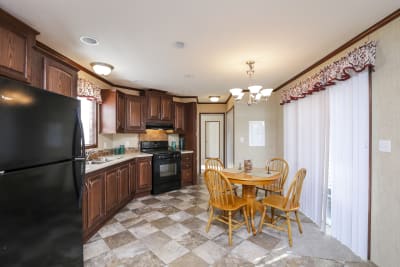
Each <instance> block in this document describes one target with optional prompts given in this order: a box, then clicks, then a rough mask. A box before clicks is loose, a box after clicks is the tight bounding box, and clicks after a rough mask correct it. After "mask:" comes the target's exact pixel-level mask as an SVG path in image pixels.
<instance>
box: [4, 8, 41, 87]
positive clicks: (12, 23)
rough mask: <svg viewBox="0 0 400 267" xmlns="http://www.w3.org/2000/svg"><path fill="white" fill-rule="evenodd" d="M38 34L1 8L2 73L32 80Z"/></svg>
mask: <svg viewBox="0 0 400 267" xmlns="http://www.w3.org/2000/svg"><path fill="white" fill-rule="evenodd" d="M37 34H38V32H37V31H35V30H34V29H32V28H31V27H29V26H28V25H26V24H24V23H23V22H21V21H19V20H17V19H16V18H14V17H13V16H11V15H9V14H7V13H6V12H5V11H4V10H2V9H1V8H0V75H2V76H6V77H8V78H11V79H16V80H20V81H23V82H27V83H30V82H31V57H32V47H33V45H34V44H35V38H36V35H37Z"/></svg>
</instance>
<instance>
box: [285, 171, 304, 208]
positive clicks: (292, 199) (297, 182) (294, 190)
mask: <svg viewBox="0 0 400 267" xmlns="http://www.w3.org/2000/svg"><path fill="white" fill-rule="evenodd" d="M306 173H307V171H306V169H304V168H301V169H300V170H298V171H297V173H296V175H295V177H294V179H293V181H292V182H291V183H290V187H289V190H288V192H287V194H286V196H285V203H284V205H283V206H284V207H286V206H289V207H291V208H296V207H300V196H301V190H302V188H303V181H304V178H305V177H306Z"/></svg>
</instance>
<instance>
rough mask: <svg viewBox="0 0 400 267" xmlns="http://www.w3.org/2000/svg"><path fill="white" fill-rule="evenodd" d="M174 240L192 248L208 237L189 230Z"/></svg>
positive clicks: (205, 240) (202, 242)
mask: <svg viewBox="0 0 400 267" xmlns="http://www.w3.org/2000/svg"><path fill="white" fill-rule="evenodd" d="M176 241H177V242H178V243H179V244H181V245H182V246H184V247H186V248H188V249H189V250H193V249H195V248H197V247H198V246H200V245H202V244H204V243H205V242H207V241H208V238H206V237H204V236H202V235H201V234H199V233H198V232H195V231H190V232H188V233H187V234H184V235H181V236H179V237H178V238H177V239H176Z"/></svg>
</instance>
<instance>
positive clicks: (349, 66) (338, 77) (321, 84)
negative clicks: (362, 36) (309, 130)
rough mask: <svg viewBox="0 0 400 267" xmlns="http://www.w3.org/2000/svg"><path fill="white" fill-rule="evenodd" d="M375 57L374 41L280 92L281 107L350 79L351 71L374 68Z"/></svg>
mask: <svg viewBox="0 0 400 267" xmlns="http://www.w3.org/2000/svg"><path fill="white" fill-rule="evenodd" d="M375 55H376V41H369V42H367V43H365V44H364V45H362V46H360V47H358V48H356V49H354V50H353V51H351V52H349V53H348V54H347V55H346V56H344V57H342V58H341V59H339V60H337V61H335V62H333V63H331V64H329V65H327V66H325V67H324V68H323V69H321V70H320V71H319V72H318V73H316V74H314V75H312V76H311V77H309V78H307V79H305V80H303V81H300V82H299V83H297V84H296V85H295V86H294V87H291V88H288V89H285V90H282V93H281V105H283V104H286V103H290V101H292V100H297V99H299V98H303V97H306V96H307V95H310V94H312V93H313V92H318V91H320V90H324V89H325V88H326V87H327V86H330V85H334V84H335V81H344V80H347V79H349V78H350V77H351V73H352V71H354V72H361V71H363V70H364V69H365V68H367V67H373V66H375Z"/></svg>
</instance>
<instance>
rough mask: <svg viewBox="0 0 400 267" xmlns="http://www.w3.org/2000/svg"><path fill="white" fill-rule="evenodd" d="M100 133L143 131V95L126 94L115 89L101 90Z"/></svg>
mask: <svg viewBox="0 0 400 267" xmlns="http://www.w3.org/2000/svg"><path fill="white" fill-rule="evenodd" d="M101 96H102V99H103V103H102V105H101V110H100V114H101V126H100V130H101V132H102V133H108V134H110V133H141V132H145V123H144V118H145V115H144V114H145V108H144V103H145V99H144V97H143V96H135V95H127V94H124V93H121V92H119V91H117V90H102V91H101Z"/></svg>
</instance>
